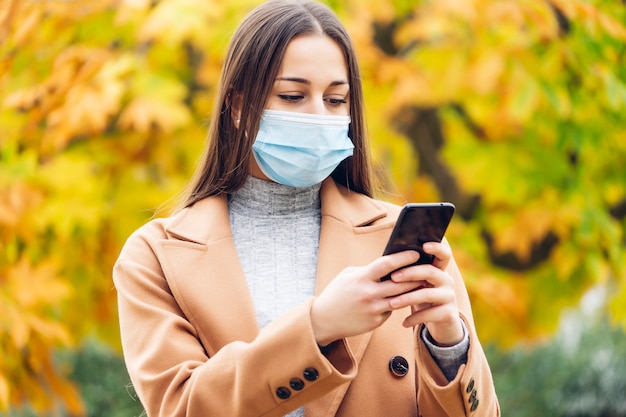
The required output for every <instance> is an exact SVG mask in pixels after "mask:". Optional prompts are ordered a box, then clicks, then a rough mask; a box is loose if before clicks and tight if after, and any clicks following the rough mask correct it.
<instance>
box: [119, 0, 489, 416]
mask: <svg viewBox="0 0 626 417" xmlns="http://www.w3.org/2000/svg"><path fill="white" fill-rule="evenodd" d="M216 103H217V104H216V108H215V111H214V115H213V116H214V117H213V119H212V124H211V127H210V131H209V134H208V140H207V145H206V148H205V154H204V157H203V163H202V164H201V166H200V167H199V169H198V170H197V173H196V175H195V177H194V179H193V180H192V182H191V185H190V188H189V190H188V192H187V194H186V196H185V197H186V198H185V200H184V204H183V205H182V208H181V209H179V210H178V211H177V212H176V213H175V214H174V215H173V216H172V217H169V218H166V219H156V220H153V221H151V222H149V223H148V224H147V225H145V226H143V227H142V228H140V229H139V230H138V231H137V232H135V233H134V234H133V235H132V236H131V237H130V238H129V240H128V241H127V243H126V245H125V247H124V249H123V250H122V253H121V254H120V257H119V259H118V262H117V264H116V266H115V269H114V280H115V284H116V288H117V291H118V294H119V316H120V324H121V334H122V343H123V348H124V355H125V360H126V364H127V368H128V371H129V374H130V376H131V379H132V382H133V384H134V386H135V388H136V390H137V393H138V395H139V398H140V399H141V401H142V403H143V405H144V407H145V409H146V411H147V414H148V416H150V417H154V416H163V417H173V416H180V417H182V416H187V417H208V416H227V417H237V416H246V417H253V416H284V415H289V416H303V415H305V414H306V416H310V417H318V416H342V417H346V416H348V417H367V416H371V417H382V416H394V417H403V416H418V415H423V416H430V417H437V416H454V417H459V416H470V415H475V416H498V415H499V414H500V411H499V407H498V403H497V399H496V394H495V391H494V387H493V382H492V378H491V374H490V370H489V366H488V364H487V361H486V359H485V356H484V353H483V351H482V349H481V345H480V342H479V341H478V339H477V337H476V331H475V328H474V323H473V320H472V314H471V310H470V303H469V299H468V295H467V292H466V289H465V286H464V283H463V280H462V278H461V275H460V273H459V270H458V268H457V266H456V264H455V262H454V260H453V258H452V253H451V249H450V247H449V246H448V244H447V243H446V242H444V243H429V244H427V245H425V250H426V251H427V252H428V253H430V254H432V255H434V256H435V257H436V258H435V261H434V264H433V265H419V266H408V267H407V265H410V264H412V263H414V262H415V261H416V260H417V258H418V256H419V255H418V254H417V253H416V252H413V251H405V252H400V253H397V254H393V255H388V256H381V253H382V252H383V249H384V247H385V244H386V242H387V239H388V238H389V235H390V232H391V229H392V227H393V225H394V222H395V219H396V217H397V215H398V213H399V208H398V207H397V206H394V205H391V204H388V203H385V202H382V201H378V200H374V199H373V198H372V185H371V172H370V167H369V155H368V147H367V143H366V139H365V129H364V122H363V99H362V94H361V84H360V78H359V71H358V67H357V63H356V60H355V54H354V51H353V48H352V45H351V42H350V40H349V37H348V35H347V34H346V32H345V29H344V28H343V27H342V25H341V24H340V23H339V22H338V20H337V18H336V16H335V15H334V14H333V13H332V12H331V11H330V10H329V9H328V8H327V7H326V6H323V5H321V4H319V3H315V2H308V1H297V0H275V1H274V0H273V1H269V2H267V3H265V4H263V5H261V6H259V7H258V8H256V9H255V10H254V11H252V12H251V14H249V15H248V16H247V18H246V19H245V20H244V21H243V23H242V24H241V25H240V27H239V28H238V30H237V31H236V33H235V34H234V37H233V39H232V42H231V45H230V48H229V51H228V54H227V57H226V61H225V64H224V68H223V72H222V78H221V84H220V90H219V91H218V96H217V100H216ZM396 270H397V271H396ZM392 271H396V272H393V273H392V275H391V276H392V279H391V280H388V281H381V280H380V278H381V277H383V276H385V275H387V274H388V273H390V272H392Z"/></svg>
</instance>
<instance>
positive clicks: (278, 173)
mask: <svg viewBox="0 0 626 417" xmlns="http://www.w3.org/2000/svg"><path fill="white" fill-rule="evenodd" d="M349 126H350V116H323V115H317V114H307V113H293V112H285V111H278V110H265V111H264V112H263V115H262V116H261V123H260V125H259V133H258V134H257V137H256V140H255V142H254V144H253V145H252V152H253V154H254V159H255V160H256V162H257V164H258V165H259V168H261V171H263V173H264V174H265V175H267V176H268V178H270V179H271V180H272V181H275V182H277V183H280V184H284V185H289V186H292V187H308V186H311V185H314V184H318V183H320V182H322V181H323V180H324V179H326V177H328V176H329V175H330V174H331V173H332V172H333V171H334V170H335V168H337V166H338V165H339V164H340V163H341V161H343V160H344V159H346V158H347V157H349V156H351V155H352V151H353V149H354V145H353V144H352V141H351V140H350V138H349V137H348V127H349Z"/></svg>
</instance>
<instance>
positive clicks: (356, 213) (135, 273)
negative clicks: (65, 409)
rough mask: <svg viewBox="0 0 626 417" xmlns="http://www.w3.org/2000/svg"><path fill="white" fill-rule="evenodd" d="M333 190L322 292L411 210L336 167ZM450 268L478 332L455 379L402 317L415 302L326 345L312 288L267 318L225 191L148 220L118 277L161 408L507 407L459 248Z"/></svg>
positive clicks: (164, 411) (355, 411)
mask: <svg viewBox="0 0 626 417" xmlns="http://www.w3.org/2000/svg"><path fill="white" fill-rule="evenodd" d="M321 199H322V227H321V236H320V249H319V261H318V269H317V292H318V293H319V292H320V291H321V290H322V289H324V287H325V286H326V285H327V284H328V282H329V281H330V280H331V279H332V278H333V277H335V276H336V275H337V273H338V272H339V271H341V270H342V269H343V268H345V267H347V266H357V265H365V264H367V263H369V262H370V261H372V260H373V259H375V258H377V257H378V256H380V255H381V253H382V251H383V248H384V245H385V242H386V241H387V239H388V237H389V235H390V232H391V228H392V226H393V224H394V221H395V219H396V217H397V215H398V212H399V208H398V207H397V206H394V205H391V204H388V203H383V202H380V201H377V200H373V199H370V198H367V197H365V196H363V195H360V194H357V193H354V192H350V191H348V190H347V189H345V188H343V187H340V186H337V185H336V184H335V183H334V182H333V181H332V180H327V181H326V182H325V183H324V184H323V187H322V190H321ZM449 272H450V274H452V276H453V277H454V278H455V280H456V282H457V299H458V304H459V308H460V309H461V315H462V318H463V319H464V320H465V322H466V324H467V327H468V329H469V332H470V350H469V355H468V362H467V365H463V366H462V367H461V369H460V370H459V373H458V375H457V377H456V379H455V380H454V381H452V382H451V383H448V382H447V380H446V378H445V377H444V375H443V373H442V372H441V371H440V369H439V368H438V366H437V365H436V363H435V362H434V361H433V359H432V357H431V356H430V354H429V352H428V351H427V349H426V347H425V345H424V344H423V342H421V340H420V338H419V336H418V335H417V333H416V332H417V331H419V329H405V328H404V327H402V325H401V323H402V320H403V318H404V317H405V316H407V315H408V311H397V312H394V313H393V314H392V315H391V317H390V319H389V320H388V321H387V322H385V324H383V325H382V326H381V327H379V328H378V329H376V330H375V331H373V332H371V333H367V334H364V335H361V336H358V337H353V338H349V339H347V340H344V341H342V342H339V346H337V347H336V348H335V349H333V350H332V352H331V353H329V354H327V356H325V355H324V354H322V353H321V352H320V350H319V348H318V346H317V344H316V342H315V339H314V337H313V331H312V328H311V322H310V318H309V309H310V306H311V301H312V300H311V301H309V302H307V303H304V304H303V305H300V306H298V307H296V308H295V309H293V310H292V311H290V312H288V313H286V314H284V315H283V316H281V317H280V318H278V319H276V320H274V321H273V322H272V323H271V324H270V325H269V326H267V327H266V328H264V329H263V330H262V331H259V329H258V327H257V324H256V323H257V321H256V318H255V312H254V308H253V304H252V299H251V295H250V292H249V290H248V287H247V284H246V279H245V277H244V275H243V271H242V269H241V265H240V263H239V261H238V258H237V253H236V251H235V246H234V243H233V239H232V236H231V230H230V223H229V220H228V208H227V203H226V198H225V197H223V196H222V197H211V198H207V199H205V200H202V201H199V202H198V203H196V204H195V205H193V206H192V207H190V208H187V209H185V210H183V211H182V212H180V213H178V214H176V215H175V216H173V217H170V218H167V219H157V220H153V221H151V222H149V223H148V224H146V225H145V226H143V227H142V228H140V229H139V230H137V231H136V232H135V233H134V234H133V235H132V236H131V237H130V238H129V239H128V241H127V243H126V245H125V246H124V248H123V250H122V253H121V254H120V257H119V259H118V261H117V263H116V265H115V269H114V273H113V277H114V280H115V285H116V288H117V291H118V300H119V315H120V325H121V335H122V344H123V349H124V356H125V360H126V364H127V368H128V371H129V374H130V376H131V380H132V382H133V384H134V387H135V389H136V390H137V393H138V395H139V398H140V399H141V401H142V403H143V405H144V407H145V408H146V411H147V413H148V416H149V417H156V416H162V417H175V416H179V417H182V416H187V417H214V416H224V417H239V416H242V417H243V416H246V417H254V416H267V417H269V416H283V415H284V414H286V413H287V412H289V411H291V410H294V409H297V408H299V407H301V406H303V405H305V406H306V415H307V416H308V417H322V416H337V417H388V416H392V417H405V416H406V417H408V416H418V415H420V416H425V417H440V416H441V417H443V416H451V417H460V416H485V417H495V416H499V415H500V411H499V407H498V403H497V399H496V394H495V391H494V387H493V382H492V377H491V373H490V370H489V366H488V364H487V361H486V359H485V356H484V353H483V350H482V348H481V345H480V342H479V341H478V339H477V337H476V331H475V328H474V323H473V320H472V315H471V310H470V304H469V299H468V295H467V292H466V289H465V286H464V283H463V281H462V278H461V275H460V273H459V271H458V268H457V267H456V264H455V263H454V261H452V262H451V266H450V268H449ZM277 296H279V294H277ZM395 356H402V357H404V358H405V359H406V360H407V361H408V363H409V370H408V374H406V375H405V376H395V375H393V374H392V372H390V370H389V362H390V359H391V358H392V357H395ZM278 394H282V395H278ZM287 394H288V395H289V397H288V398H287V399H281V398H280V397H281V396H282V397H285V396H286V395H287Z"/></svg>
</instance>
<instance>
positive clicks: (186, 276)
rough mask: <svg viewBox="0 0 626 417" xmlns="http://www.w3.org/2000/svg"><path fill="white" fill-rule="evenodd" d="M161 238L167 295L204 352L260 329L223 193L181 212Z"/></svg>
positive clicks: (210, 352) (250, 337)
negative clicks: (171, 297) (193, 331)
mask: <svg viewBox="0 0 626 417" xmlns="http://www.w3.org/2000/svg"><path fill="white" fill-rule="evenodd" d="M166 232H167V234H168V237H169V239H166V240H163V241H160V242H159V243H158V245H157V250H158V251H159V252H160V253H159V254H158V255H159V258H160V259H162V266H163V270H164V272H165V276H166V277H167V280H168V284H169V285H170V288H171V290H172V293H173V294H174V296H175V297H176V300H177V301H178V303H179V305H180V306H181V309H182V310H183V312H184V313H185V315H186V317H187V318H188V320H189V321H190V322H191V323H192V324H193V325H194V327H195V328H196V329H197V330H198V332H199V333H200V334H199V337H200V339H201V340H202V343H203V344H204V346H205V348H206V349H207V354H208V355H209V356H211V355H213V354H215V352H217V351H218V350H219V349H220V348H221V347H222V346H224V345H225V344H227V343H229V342H232V341H234V340H242V341H248V342H249V341H252V340H254V338H255V337H256V335H257V334H258V332H259V329H258V324H257V319H256V314H255V312H254V305H253V303H252V296H251V294H250V291H249V289H248V284H247V282H246V279H245V276H244V273H243V270H242V268H241V264H240V262H239V258H238V256H237V252H236V249H235V245H234V242H233V239H232V233H231V229H230V221H229V217H228V206H227V202H226V198H225V197H213V198H207V199H204V200H202V201H199V202H197V203H196V204H194V205H193V206H192V207H190V208H187V209H185V210H183V211H182V212H181V213H180V214H179V215H177V216H175V217H173V218H172V221H171V222H170V224H169V225H168V226H167V227H166Z"/></svg>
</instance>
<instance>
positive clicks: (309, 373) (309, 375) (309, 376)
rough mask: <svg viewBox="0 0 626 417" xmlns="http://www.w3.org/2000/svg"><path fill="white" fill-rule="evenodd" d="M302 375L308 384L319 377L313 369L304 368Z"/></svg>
mask: <svg viewBox="0 0 626 417" xmlns="http://www.w3.org/2000/svg"><path fill="white" fill-rule="evenodd" d="M303 375H304V379H306V380H307V381H310V382H313V381H315V380H316V379H317V378H318V377H319V376H320V374H319V372H317V369H315V368H306V369H305V370H304V373H303Z"/></svg>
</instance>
